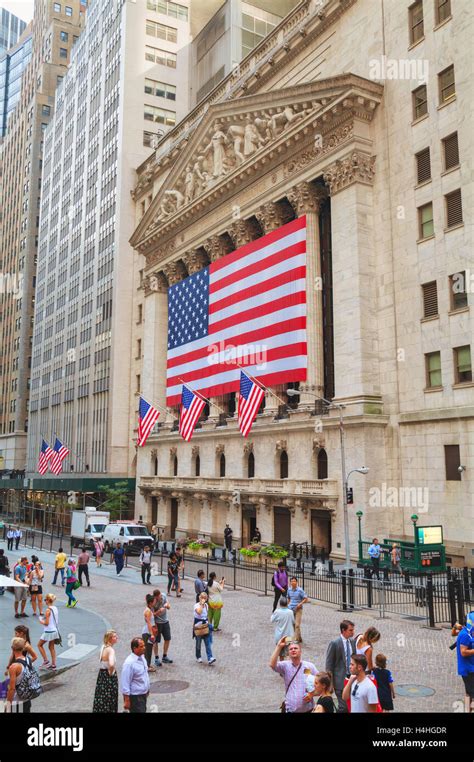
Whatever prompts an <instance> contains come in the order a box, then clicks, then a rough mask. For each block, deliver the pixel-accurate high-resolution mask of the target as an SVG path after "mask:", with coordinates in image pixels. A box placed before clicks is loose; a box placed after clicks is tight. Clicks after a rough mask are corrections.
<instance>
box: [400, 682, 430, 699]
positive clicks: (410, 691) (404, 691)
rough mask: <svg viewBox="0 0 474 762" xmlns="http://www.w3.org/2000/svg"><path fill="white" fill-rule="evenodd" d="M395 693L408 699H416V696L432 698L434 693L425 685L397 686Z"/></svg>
mask: <svg viewBox="0 0 474 762" xmlns="http://www.w3.org/2000/svg"><path fill="white" fill-rule="evenodd" d="M395 693H397V694H398V695H399V696H407V697H408V698H418V696H432V695H433V694H434V693H435V691H434V690H433V688H427V687H426V685H397V687H396V689H395Z"/></svg>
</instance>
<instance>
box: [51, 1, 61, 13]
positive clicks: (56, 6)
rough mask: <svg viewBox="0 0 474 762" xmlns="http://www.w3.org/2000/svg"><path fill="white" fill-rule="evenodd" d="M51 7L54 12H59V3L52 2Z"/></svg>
mask: <svg viewBox="0 0 474 762" xmlns="http://www.w3.org/2000/svg"><path fill="white" fill-rule="evenodd" d="M53 8H54V12H55V13H61V5H60V4H59V3H54V5H53Z"/></svg>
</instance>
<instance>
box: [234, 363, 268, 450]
mask: <svg viewBox="0 0 474 762" xmlns="http://www.w3.org/2000/svg"><path fill="white" fill-rule="evenodd" d="M264 396H265V389H263V388H262V387H261V386H260V384H257V383H256V381H253V379H251V378H249V377H248V376H247V375H246V374H245V373H244V372H243V371H241V372H240V395H239V406H238V410H237V414H238V418H239V429H240V431H241V433H242V436H244V437H246V436H248V434H249V432H250V429H251V428H252V424H253V422H254V420H255V418H256V415H257V412H258V409H259V407H260V405H261V403H262V399H263V398H264Z"/></svg>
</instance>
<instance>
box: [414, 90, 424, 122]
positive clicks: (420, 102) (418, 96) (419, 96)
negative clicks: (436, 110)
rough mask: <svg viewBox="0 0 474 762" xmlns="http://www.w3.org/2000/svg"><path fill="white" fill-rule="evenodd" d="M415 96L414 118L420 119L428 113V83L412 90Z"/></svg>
mask: <svg viewBox="0 0 474 762" xmlns="http://www.w3.org/2000/svg"><path fill="white" fill-rule="evenodd" d="M412 97H413V119H420V117H422V116H425V114H427V113H428V99H427V94H426V85H421V87H417V88H416V90H413V92H412Z"/></svg>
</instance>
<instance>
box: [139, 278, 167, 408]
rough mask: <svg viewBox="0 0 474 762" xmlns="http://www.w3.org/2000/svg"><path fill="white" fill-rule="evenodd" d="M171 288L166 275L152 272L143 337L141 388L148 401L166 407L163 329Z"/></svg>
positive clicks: (146, 299)
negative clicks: (169, 289)
mask: <svg viewBox="0 0 474 762" xmlns="http://www.w3.org/2000/svg"><path fill="white" fill-rule="evenodd" d="M168 285H169V284H168V281H167V279H166V277H165V275H164V273H163V272H156V273H152V274H151V275H149V276H148V277H147V278H146V280H145V283H144V288H145V309H144V315H145V325H146V326H147V328H146V330H145V332H144V338H143V370H142V389H143V394H144V396H145V397H146V399H148V400H149V401H150V402H157V403H158V404H159V405H162V406H164V407H166V354H167V347H168V341H167V333H166V331H163V330H161V326H163V325H167V324H168ZM161 420H163V414H162V419H161Z"/></svg>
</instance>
